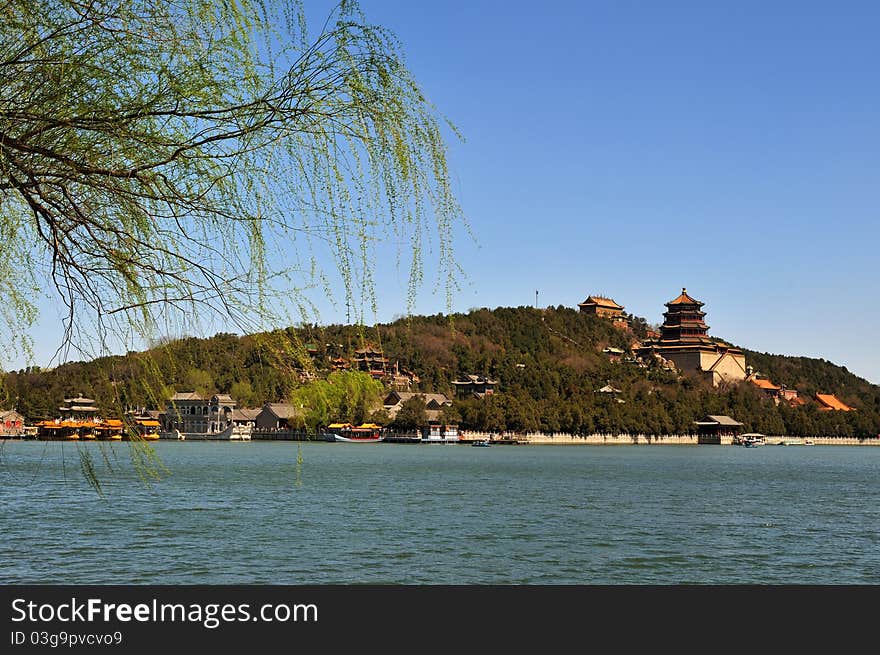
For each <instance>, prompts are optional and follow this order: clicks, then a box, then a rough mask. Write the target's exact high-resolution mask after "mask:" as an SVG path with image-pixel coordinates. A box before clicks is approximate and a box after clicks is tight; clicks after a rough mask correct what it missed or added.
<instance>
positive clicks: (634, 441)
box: [461, 430, 880, 446]
mask: <svg viewBox="0 0 880 655" xmlns="http://www.w3.org/2000/svg"><path fill="white" fill-rule="evenodd" d="M461 437H462V439H467V440H474V439H492V440H496V439H502V440H507V439H509V440H515V441H517V442H519V443H526V444H530V445H531V444H534V445H558V446H578V445H580V446H634V445H635V446H696V445H697V444H698V443H699V442H698V439H697V435H695V434H666V435H659V436H658V435H644V434H636V435H632V434H589V435H575V434H568V433H565V432H556V433H553V434H542V433H530V434H514V433H507V432H505V433H503V434H498V433H491V432H471V431H470V430H468V431H466V432H462V434H461ZM765 441H766V444H767V445H768V446H776V445H779V444H780V443H781V442H783V441H785V442H786V443H788V444H791V445H803V444H804V441H805V439H804V438H803V437H792V436H775V437H766V439H765ZM807 441H812V442H813V444H815V445H817V446H880V438H876V439H857V438H854V437H810V438H808V439H807ZM732 444H733V438H732V437H730V436H723V437H721V445H722V446H730V445H732Z"/></svg>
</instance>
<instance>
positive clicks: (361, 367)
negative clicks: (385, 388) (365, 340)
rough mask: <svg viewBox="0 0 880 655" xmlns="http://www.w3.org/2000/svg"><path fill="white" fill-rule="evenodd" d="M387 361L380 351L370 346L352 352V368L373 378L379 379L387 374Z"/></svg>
mask: <svg viewBox="0 0 880 655" xmlns="http://www.w3.org/2000/svg"><path fill="white" fill-rule="evenodd" d="M387 367H388V360H387V359H386V358H385V355H384V354H383V353H382V351H381V350H377V349H376V348H373V347H372V346H367V347H366V348H361V349H359V350H355V351H354V368H355V369H357V370H358V371H363V372H365V373H369V374H370V375H371V376H372V377H373V378H376V379H378V378H381V377H383V376H384V375H386V373H387Z"/></svg>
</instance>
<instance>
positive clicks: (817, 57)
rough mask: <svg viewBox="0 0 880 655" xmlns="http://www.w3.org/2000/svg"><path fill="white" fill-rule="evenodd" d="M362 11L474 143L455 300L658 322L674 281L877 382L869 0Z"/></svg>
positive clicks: (464, 158)
mask: <svg viewBox="0 0 880 655" xmlns="http://www.w3.org/2000/svg"><path fill="white" fill-rule="evenodd" d="M362 6H363V9H364V11H365V12H366V13H367V15H368V17H369V18H370V19H371V20H375V21H376V22H379V23H382V24H384V25H386V26H388V27H390V28H391V29H393V30H394V31H395V32H396V33H397V35H398V36H399V37H400V38H401V40H402V41H403V43H404V46H405V49H406V52H407V61H408V64H409V66H410V68H411V69H412V70H413V71H414V73H415V74H416V76H417V77H418V79H419V80H420V81H421V82H422V84H423V85H424V87H425V89H426V91H427V93H428V95H429V97H430V98H431V99H432V100H433V101H434V102H435V103H436V104H437V106H438V107H439V109H440V110H441V111H442V112H444V113H445V114H446V115H448V116H449V117H450V118H451V119H452V120H453V121H454V122H455V123H456V124H457V125H458V126H459V128H460V129H461V131H462V132H463V134H464V136H465V137H466V142H465V143H464V144H453V146H452V150H451V154H452V164H453V169H454V171H455V175H456V179H457V182H458V185H459V192H460V197H461V201H462V204H463V206H464V209H465V212H466V213H467V215H468V217H469V219H470V221H471V224H472V226H473V229H474V232H475V235H476V238H477V241H478V247H477V246H474V245H473V244H471V243H470V242H468V241H467V240H466V239H461V241H460V246H459V257H460V259H461V261H462V263H463V265H464V266H465V268H466V270H467V271H468V273H469V277H470V279H469V286H466V287H465V288H464V290H463V292H462V293H460V294H459V296H458V298H457V300H456V308H457V309H467V308H469V307H472V306H487V307H495V306H507V305H528V304H532V303H534V300H535V290H538V291H539V296H538V297H539V304H540V305H541V306H546V305H559V304H561V305H570V306H574V305H576V304H577V303H578V302H581V301H582V300H583V299H584V298H585V297H586V296H587V295H588V294H591V293H599V292H601V293H606V294H608V295H611V296H613V297H614V298H615V299H616V300H617V301H618V302H619V303H621V304H623V305H625V306H626V308H627V310H628V311H630V312H632V313H634V314H637V315H640V316H644V317H645V318H647V319H648V320H649V321H652V322H660V321H662V316H661V314H662V311H663V310H664V307H663V303H665V302H667V301H669V300H671V299H673V298H674V297H675V296H676V295H678V293H679V292H680V290H681V287H683V286H684V287H687V288H688V290H689V292H690V293H691V294H692V295H694V296H695V297H697V298H699V299H701V300H702V301H704V302H705V303H706V306H705V307H704V309H705V310H706V311H707V313H708V316H707V322H708V323H709V325H710V326H711V332H710V333H711V334H715V335H717V336H722V337H724V338H727V339H730V340H732V341H733V342H735V343H737V344H739V345H741V346H744V347H748V348H751V349H755V350H759V351H765V352H773V353H782V354H795V355H806V356H811V357H822V358H825V359H828V360H831V361H833V362H835V363H838V364H841V365H844V366H847V368H849V369H850V370H852V371H853V372H855V373H857V374H859V375H861V376H863V377H866V378H867V379H869V380H871V381H872V382H874V383H880V349H877V348H876V347H875V345H874V341H875V334H876V329H875V327H876V326H877V325H878V324H880V309H878V298H880V273H878V257H877V250H878V244H880V227H878V225H880V222H878V220H877V219H878V214H880V198H878V193H877V190H878V189H880V184H878V182H880V154H878V153H880V147H878V146H880V143H878V142H880V129H878V128H880V119H878V111H877V110H878V100H880V96H878V84H877V76H876V69H877V64H878V55H880V45H878V41H877V34H878V33H880V4H877V3H869V2H834V3H832V2H809V1H808V2H741V1H738V2H626V1H620V0H615V1H608V2H547V3H525V2H487V1H472V2H445V3H411V2H391V1H379V0H373V1H371V0H366V1H364V2H363V3H362ZM389 295H391V294H389ZM381 300H382V299H381V297H380V302H381ZM421 307H422V308H423V311H424V312H431V311H440V310H442V298H441V297H424V298H423V299H422V303H421ZM435 308H436V309H435Z"/></svg>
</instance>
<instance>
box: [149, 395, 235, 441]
mask: <svg viewBox="0 0 880 655" xmlns="http://www.w3.org/2000/svg"><path fill="white" fill-rule="evenodd" d="M235 404H236V403H235V401H234V400H233V399H232V398H231V397H230V396H229V395H227V394H214V395H213V396H211V397H210V398H206V397H204V396H202V395H200V394H198V393H195V392H192V391H190V392H184V393H176V394H174V395H173V396H172V397H171V399H170V400H169V401H168V404H167V405H166V407H165V414H164V415H163V416H162V420H163V426H162V428H163V430H164V431H165V432H174V431H175V430H179V431H180V432H185V433H198V432H204V433H213V432H223V430H225V429H226V428H227V427H229V425H230V424H231V423H232V413H233V411H234V410H235Z"/></svg>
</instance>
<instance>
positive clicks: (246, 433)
mask: <svg viewBox="0 0 880 655" xmlns="http://www.w3.org/2000/svg"><path fill="white" fill-rule="evenodd" d="M157 434H158V438H159V439H172V440H175V441H250V440H251V432H250V430H244V429H242V428H240V427H238V426H236V425H233V424H231V423H230V424H229V425H227V426H226V427H225V428H224V429H223V430H220V431H219V432H182V431H181V430H171V431H169V432H158V433H157ZM144 438H151V437H148V436H144ZM152 438H154V439H155V438H156V437H152Z"/></svg>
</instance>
